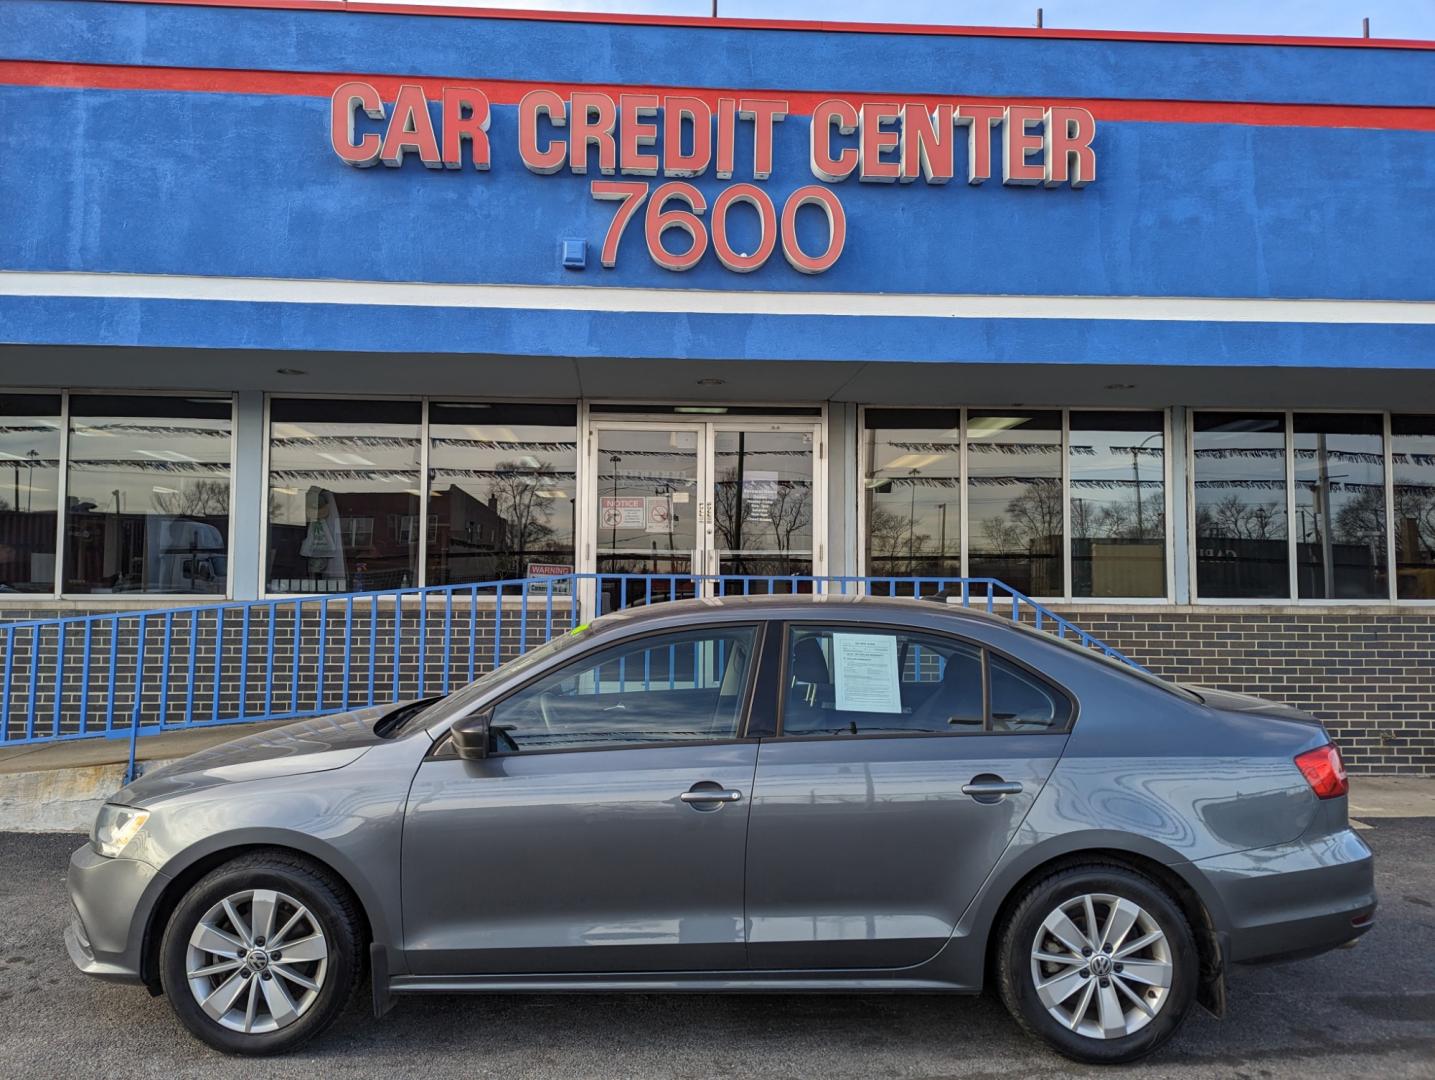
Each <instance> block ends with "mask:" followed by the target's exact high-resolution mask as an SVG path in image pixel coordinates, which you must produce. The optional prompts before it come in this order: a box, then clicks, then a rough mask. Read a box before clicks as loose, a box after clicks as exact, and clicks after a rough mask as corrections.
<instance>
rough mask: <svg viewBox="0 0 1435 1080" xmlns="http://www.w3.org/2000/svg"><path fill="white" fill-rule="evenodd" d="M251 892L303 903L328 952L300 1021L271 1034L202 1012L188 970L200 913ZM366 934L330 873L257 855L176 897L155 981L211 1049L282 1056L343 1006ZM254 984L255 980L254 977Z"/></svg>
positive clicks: (282, 854) (354, 982)
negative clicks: (232, 1025) (319, 980)
mask: <svg viewBox="0 0 1435 1080" xmlns="http://www.w3.org/2000/svg"><path fill="white" fill-rule="evenodd" d="M251 889H273V890H275V891H277V892H279V893H283V894H286V895H287V896H289V897H292V898H293V899H294V900H297V901H298V902H299V903H300V904H302V905H304V907H305V908H306V909H307V910H308V913H309V915H311V916H312V917H313V919H314V920H315V921H316V922H317V924H318V928H319V929H320V930H322V933H323V936H324V940H325V945H326V947H327V957H326V960H325V963H326V968H325V971H324V976H323V981H322V983H320V986H319V990H318V992H317V994H316V995H315V996H314V997H313V998H312V1000H311V1001H310V1002H309V1004H308V1005H307V1008H305V1010H304V1011H303V1012H302V1013H301V1015H299V1017H298V1018H297V1019H295V1020H292V1021H291V1022H289V1023H288V1024H287V1026H283V1027H280V1028H278V1029H277V1030H274V1031H268V1032H253V1033H245V1032H244V1031H242V1030H241V1031H236V1030H233V1029H231V1028H228V1027H225V1026H224V1025H222V1024H221V1023H219V1022H218V1021H217V1020H215V1019H213V1018H211V1017H210V1015H209V1014H208V1013H206V1012H205V1011H204V1009H203V1008H202V1007H201V1005H200V1002H199V1001H198V1000H197V999H196V997H195V993H194V992H193V991H192V990H191V988H190V983H189V979H188V975H187V973H186V967H187V959H188V951H189V946H190V936H191V934H193V933H194V931H195V928H196V926H197V925H198V923H199V921H200V920H201V919H202V918H203V917H204V916H205V913H206V912H208V911H210V909H211V908H213V907H214V905H216V904H219V903H221V902H222V901H223V900H224V899H225V898H226V897H230V896H233V895H235V894H236V893H242V892H244V891H246V890H251ZM255 936H256V937H257V936H258V935H255ZM363 939H364V935H363V921H362V919H361V917H360V914H359V910H358V903H357V901H356V900H355V899H354V897H353V894H352V893H350V891H349V890H348V888H347V887H346V886H345V885H344V884H343V883H342V882H340V881H338V880H336V879H335V878H334V876H333V875H332V874H331V873H330V872H329V871H327V870H326V869H324V868H323V867H322V866H319V865H318V864H316V863H314V862H312V861H310V860H309V859H306V858H304V857H303V856H301V855H298V854H294V853H291V852H286V851H267V852H255V853H252V854H248V855H243V856H240V857H239V858H237V859H234V860H233V861H232V862H228V863H225V864H224V865H223V866H220V867H217V868H216V869H214V870H212V871H210V872H209V873H208V874H206V875H205V876H204V877H203V878H201V879H200V880H199V881H198V882H197V883H196V884H195V885H194V886H193V887H192V888H191V889H190V890H189V892H187V893H186V894H185V895H184V898H183V899H182V900H180V902H179V905H178V906H177V907H176V908H175V910H174V913H173V914H172V915H171V916H170V920H169V923H168V925H167V926H166V927H165V930H164V937H163V939H162V940H161V942H160V980H161V982H162V984H163V986H164V992H165V994H166V995H167V996H168V998H169V1003H170V1006H171V1007H172V1008H173V1009H174V1011H175V1013H176V1014H177V1015H178V1016H179V1018H180V1020H181V1021H182V1022H183V1023H184V1026H185V1027H187V1028H189V1030H190V1031H191V1032H193V1033H194V1034H195V1035H196V1036H198V1037H199V1038H200V1039H202V1040H203V1041H204V1042H206V1043H208V1044H209V1045H210V1046H212V1047H214V1048H215V1049H216V1050H221V1051H223V1052H224V1053H226V1054H246V1055H262V1054H282V1053H285V1052H287V1051H289V1050H292V1049H294V1048H295V1047H297V1046H299V1045H301V1044H302V1043H305V1042H308V1041H309V1040H310V1039H312V1038H313V1037H314V1036H315V1035H317V1034H319V1032H321V1031H323V1030H324V1029H325V1028H326V1027H328V1026H329V1025H330V1024H331V1023H333V1022H334V1019H335V1018H336V1017H337V1016H338V1015H339V1013H340V1012H341V1011H342V1010H343V1008H344V1005H345V1004H346V1003H347V1002H348V1000H349V998H350V997H351V996H352V994H353V992H354V990H355V988H356V987H357V986H358V983H359V980H360V977H361V975H362V974H363V943H364V940H363ZM276 962H278V961H276ZM265 974H266V975H268V974H269V973H268V972H266V973H265ZM216 978H218V977H216ZM249 978H250V976H249V975H247V974H246V975H245V979H246V980H248V979H249ZM273 978H274V979H276V980H277V979H278V978H279V977H278V976H277V975H274V976H273ZM253 981H254V982H255V983H256V984H259V981H260V979H259V976H257V975H256V976H254V977H253ZM284 985H286V986H287V985H290V984H289V983H287V981H285V983H284ZM246 986H247V982H246ZM301 993H302V991H301Z"/></svg>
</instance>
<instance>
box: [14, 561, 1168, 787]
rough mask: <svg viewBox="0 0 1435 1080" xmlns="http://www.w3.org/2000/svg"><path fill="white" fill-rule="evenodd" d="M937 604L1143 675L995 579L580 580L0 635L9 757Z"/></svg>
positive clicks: (246, 607)
mask: <svg viewBox="0 0 1435 1080" xmlns="http://www.w3.org/2000/svg"><path fill="white" fill-rule="evenodd" d="M768 593H789V594H790V593H815V594H819V595H821V594H839V593H840V594H857V593H869V594H881V595H891V596H927V597H939V596H940V597H944V598H948V599H949V602H951V603H956V604H960V605H962V606H964V607H969V608H978V609H981V610H984V611H987V612H991V613H993V614H1000V615H1003V616H1006V617H1009V618H1012V619H1015V620H1017V621H1019V622H1023V623H1025V624H1027V625H1029V626H1032V627H1034V628H1035V629H1037V630H1043V631H1047V632H1050V633H1052V634H1055V635H1057V636H1059V637H1063V638H1069V639H1071V640H1074V641H1075V642H1077V643H1079V644H1081V645H1083V646H1085V647H1087V648H1091V649H1094V650H1096V651H1098V652H1101V653H1103V654H1105V655H1107V656H1109V657H1112V658H1113V659H1116V660H1119V661H1122V662H1124V663H1127V664H1131V665H1132V666H1133V667H1139V666H1140V665H1138V664H1136V663H1135V662H1134V661H1132V660H1131V659H1130V658H1128V657H1126V656H1124V655H1122V654H1121V653H1120V652H1118V651H1117V650H1115V649H1113V648H1111V647H1110V646H1108V645H1106V644H1105V643H1103V642H1101V641H1098V640H1097V639H1096V638H1095V637H1093V636H1092V635H1091V634H1089V633H1087V632H1086V631H1084V630H1082V629H1080V628H1079V627H1077V626H1075V625H1073V624H1072V623H1071V622H1069V621H1068V620H1067V619H1065V618H1063V617H1061V616H1060V615H1058V614H1056V613H1055V612H1053V611H1051V610H1050V609H1048V608H1046V607H1044V606H1043V605H1041V604H1039V603H1037V602H1036V601H1034V600H1032V599H1030V598H1029V597H1027V596H1024V595H1023V594H1021V593H1019V592H1017V591H1016V590H1015V589H1012V588H1011V587H1009V586H1007V585H1005V584H1004V583H1002V582H1000V581H997V580H996V579H994V578H938V577H931V578H895V577H782V576H768V575H724V576H716V577H704V576H701V575H691V574H571V575H567V576H563V577H542V578H530V579H523V580H512V581H495V582H481V583H476V584H468V585H444V586H432V587H428V588H423V589H418V588H407V589H390V590H385V591H383V592H363V593H343V594H333V595H320V596H300V597H291V598H285V599H272V600H254V601H242V602H231V603H220V604H205V605H198V606H194V607H179V608H165V609H160V610H154V611H124V612H114V613H108V614H98V615H74V616H62V617H55V618H46V619H30V620H23V621H14V622H0V653H3V682H0V747H4V746H12V745H19V744H27V743H38V742H58V741H64V740H70V739H84V738H124V739H128V740H129V742H130V759H131V771H133V760H134V748H135V743H136V741H137V740H138V739H140V738H142V737H144V736H147V735H152V734H157V733H159V732H165V731H177V730H183V729H186V728H195V727H208V726H213V725H218V724H236V723H245V722H251V721H258V720H282V719H302V718H305V717H312V716H322V715H326V714H329V713H335V712H342V711H345V710H347V709H351V708H359V707H362V706H366V705H379V704H386V703H389V702H393V701H401V700H405V699H409V698H418V697H427V696H429V695H432V694H441V693H442V694H446V693H448V692H449V691H451V690H453V689H455V688H456V687H457V686H459V685H462V684H463V683H466V682H469V681H471V680H472V679H474V678H476V677H477V676H479V675H481V674H483V673H484V672H485V671H488V670H491V669H492V668H493V667H496V666H498V665H499V664H501V663H504V662H505V661H507V660H510V659H512V658H513V657H515V656H518V655H520V654H521V653H523V652H525V651H527V650H528V649H531V648H534V647H535V646H537V645H541V644H542V643H543V642H545V641H548V640H550V639H551V638H553V637H554V636H555V635H558V634H562V633H566V632H567V631H568V630H569V629H571V628H572V627H574V626H576V625H579V624H580V623H582V622H584V621H586V620H588V619H590V618H592V617H594V616H595V615H602V614H607V613H608V612H611V611H614V610H618V609H620V608H626V607H630V606H634V605H639V604H654V603H662V602H665V601H669V600H675V599H682V598H685V597H690V596H695V595H716V596H734V595H744V596H751V595H761V594H768Z"/></svg>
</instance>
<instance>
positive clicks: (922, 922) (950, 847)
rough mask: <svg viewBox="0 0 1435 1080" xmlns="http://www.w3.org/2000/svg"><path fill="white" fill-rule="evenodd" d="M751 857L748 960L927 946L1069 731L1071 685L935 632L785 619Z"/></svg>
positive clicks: (894, 959)
mask: <svg viewBox="0 0 1435 1080" xmlns="http://www.w3.org/2000/svg"><path fill="white" fill-rule="evenodd" d="M783 649H784V651H785V653H786V666H785V668H784V671H785V674H784V678H783V683H784V686H783V688H782V691H783V695H782V703H781V706H780V727H779V729H778V730H779V733H778V736H777V737H776V738H772V739H764V740H763V742H762V746H761V749H760V751H759V754H758V762H757V778H756V781H755V784H754V788H755V794H754V797H753V803H752V815H751V821H750V830H749V835H748V854H747V878H748V880H747V918H748V955H749V958H750V960H751V962H752V964H753V966H754V967H756V968H768V969H772V968H794V969H802V968H807V969H813V968H828V969H832V968H888V967H904V966H908V965H911V964H916V963H920V962H921V961H923V960H926V959H928V958H930V957H931V956H933V955H935V954H936V952H937V951H938V950H940V949H941V947H942V946H943V944H945V942H946V941H947V939H948V938H949V937H950V936H951V934H952V931H953V929H954V927H955V926H956V923H957V920H958V919H959V918H960V917H961V915H962V912H963V911H964V910H965V909H966V907H967V905H968V904H969V903H970V901H971V899H972V897H973V896H974V895H975V893H976V891H977V889H978V888H979V887H980V885H981V884H982V882H983V881H984V880H985V878H986V877H987V875H988V874H989V873H990V871H991V869H992V867H993V866H994V865H995V864H996V861H997V859H998V857H999V856H1000V855H1001V853H1002V851H1003V850H1004V849H1005V848H1006V846H1007V844H1008V842H1009V841H1010V840H1011V838H1012V836H1013V835H1014V833H1015V832H1016V830H1017V828H1018V826H1019V825H1020V824H1021V822H1022V820H1023V819H1024V818H1025V817H1026V814H1027V811H1028V810H1029V809H1030V808H1031V805H1032V803H1033V802H1034V801H1035V799H1036V796H1037V794H1038V792H1039V791H1040V790H1041V788H1042V786H1043V785H1044V784H1045V783H1046V780H1047V778H1048V777H1049V776H1050V775H1051V771H1052V769H1053V768H1054V767H1055V765H1056V762H1057V759H1058V758H1059V757H1060V756H1061V752H1062V749H1063V747H1064V746H1065V743H1066V731H1067V728H1068V725H1069V722H1070V719H1071V715H1072V703H1071V701H1070V699H1069V698H1068V697H1067V696H1066V695H1065V694H1064V693H1062V692H1061V691H1060V690H1058V689H1057V688H1055V687H1053V686H1051V685H1049V684H1047V683H1046V682H1045V681H1044V680H1042V679H1041V678H1040V677H1038V676H1037V675H1036V674H1035V673H1033V672H1031V671H1028V670H1026V669H1025V668H1023V667H1021V666H1020V665H1018V664H1016V663H1015V662H1013V661H1010V660H1008V659H1005V658H1001V657H997V656H991V657H989V656H988V653H987V652H986V650H985V649H983V648H981V647H980V646H978V645H975V644H973V643H969V642H965V641H962V640H959V639H957V638H953V637H948V636H946V635H939V634H933V633H928V632H919V631H915V630H907V629H903V628H899V627H893V626H879V625H871V626H868V625H860V624H856V623H833V624H830V625H824V624H818V623H793V624H790V625H789V626H788V627H787V632H786V640H785V643H784V645H783Z"/></svg>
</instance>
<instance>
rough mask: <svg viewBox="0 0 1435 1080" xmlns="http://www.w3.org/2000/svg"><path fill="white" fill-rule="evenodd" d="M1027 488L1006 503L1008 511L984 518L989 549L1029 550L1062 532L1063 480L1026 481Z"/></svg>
mask: <svg viewBox="0 0 1435 1080" xmlns="http://www.w3.org/2000/svg"><path fill="white" fill-rule="evenodd" d="M1023 484H1024V487H1025V490H1023V491H1022V493H1021V494H1020V495H1018V496H1016V498H1014V499H1011V500H1010V501H1009V502H1008V503H1007V504H1006V514H1005V515H1004V516H1002V517H999V518H988V519H987V520H986V521H984V522H982V531H983V532H984V533H985V534H986V538H987V545H988V546H987V550H988V551H990V552H1017V551H1027V550H1029V549H1031V548H1032V547H1033V546H1034V545H1035V544H1037V543H1038V542H1039V543H1041V544H1043V545H1045V544H1047V543H1048V542H1049V541H1050V540H1051V539H1052V538H1054V537H1059V536H1060V535H1061V481H1060V480H1056V479H1048V478H1040V479H1032V480H1026V481H1023Z"/></svg>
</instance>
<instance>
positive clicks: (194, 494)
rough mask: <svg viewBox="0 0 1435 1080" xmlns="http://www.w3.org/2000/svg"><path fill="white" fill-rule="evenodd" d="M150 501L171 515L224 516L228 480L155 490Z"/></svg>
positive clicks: (197, 481)
mask: <svg viewBox="0 0 1435 1080" xmlns="http://www.w3.org/2000/svg"><path fill="white" fill-rule="evenodd" d="M271 497H272V496H271ZM150 501H151V502H152V503H153V504H154V508H155V509H156V510H158V511H159V512H160V513H161V514H168V515H170V516H171V517H224V516H226V515H228V513H229V481H228V480H195V481H193V482H192V483H189V484H186V485H185V487H184V489H183V490H182V491H156V492H154V493H153V495H151V496H150Z"/></svg>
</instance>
